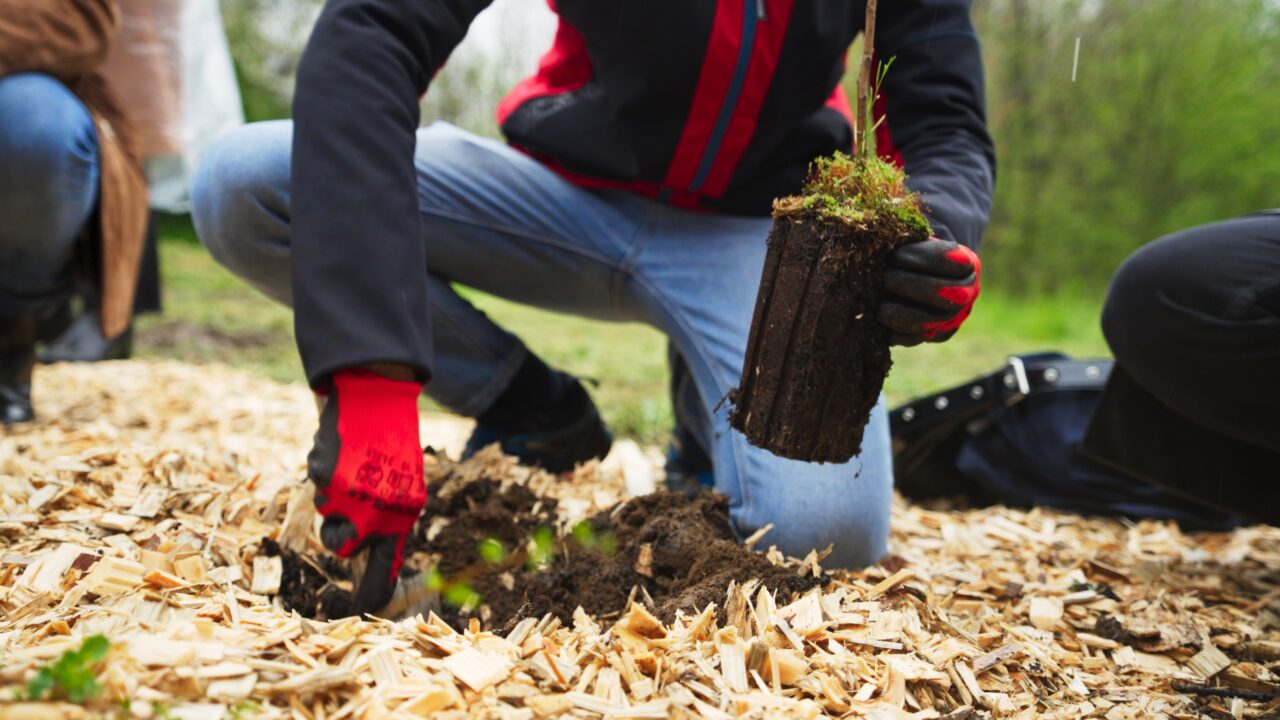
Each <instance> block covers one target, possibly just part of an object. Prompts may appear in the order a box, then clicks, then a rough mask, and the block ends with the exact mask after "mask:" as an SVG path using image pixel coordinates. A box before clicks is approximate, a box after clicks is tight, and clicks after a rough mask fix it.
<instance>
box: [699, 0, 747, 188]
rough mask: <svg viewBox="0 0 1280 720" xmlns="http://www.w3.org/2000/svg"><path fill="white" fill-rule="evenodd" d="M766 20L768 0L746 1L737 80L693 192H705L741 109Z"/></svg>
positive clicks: (709, 142) (718, 119)
mask: <svg viewBox="0 0 1280 720" xmlns="http://www.w3.org/2000/svg"><path fill="white" fill-rule="evenodd" d="M764 20H765V0H743V8H742V35H741V38H740V41H741V43H742V45H741V47H740V48H739V49H738V60H737V62H736V63H735V64H734V67H733V76H732V78H731V79H730V81H729V91H728V92H726V93H725V96H724V102H723V103H721V105H720V112H719V114H717V115H716V124H715V126H713V128H712V130H711V137H710V138H708V139H707V147H706V149H704V150H703V152H702V161H701V162H699V163H698V171H697V172H696V173H695V174H694V176H693V182H692V183H691V184H690V186H689V190H691V191H692V192H697V191H698V190H700V189H702V185H703V183H705V182H706V181H707V175H708V174H710V173H711V167H712V166H713V165H715V160H716V155H717V154H719V152H720V145H721V143H722V142H723V141H724V134H725V132H726V131H727V130H728V129H729V122H730V121H731V120H732V119H733V110H734V108H735V107H737V105H738V96H739V95H740V94H741V93H742V84H743V82H744V81H745V80H746V78H747V66H748V65H750V64H751V50H752V46H753V45H755V40H756V26H757V25H759V24H760V23H762V22H764Z"/></svg>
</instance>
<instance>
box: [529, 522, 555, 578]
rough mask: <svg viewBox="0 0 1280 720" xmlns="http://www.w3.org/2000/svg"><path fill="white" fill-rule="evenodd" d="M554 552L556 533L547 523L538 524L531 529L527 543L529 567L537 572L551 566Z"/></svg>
mask: <svg viewBox="0 0 1280 720" xmlns="http://www.w3.org/2000/svg"><path fill="white" fill-rule="evenodd" d="M555 553H556V534H555V531H554V530H552V529H551V527H550V526H548V525H540V526H539V527H538V529H537V530H534V531H533V538H532V540H531V541H530V543H529V563H528V565H529V569H530V570H532V571H534V572H537V571H539V570H545V569H546V568H548V567H551V562H552V560H554V559H555Z"/></svg>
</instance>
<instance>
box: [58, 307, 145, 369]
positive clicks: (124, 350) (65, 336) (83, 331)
mask: <svg viewBox="0 0 1280 720" xmlns="http://www.w3.org/2000/svg"><path fill="white" fill-rule="evenodd" d="M132 352H133V326H132V325H130V326H129V327H128V328H126V329H125V331H124V332H122V333H120V334H119V335H117V336H115V337H113V338H107V337H106V336H104V335H103V334H102V315H101V314H99V313H98V311H97V310H92V309H86V310H84V311H83V312H81V313H80V314H79V315H77V316H76V318H75V320H73V321H71V323H70V326H69V327H67V328H66V330H65V331H64V332H62V333H60V334H58V335H57V337H56V338H54V339H52V340H51V341H50V342H49V344H48V345H45V346H44V348H43V349H42V350H41V351H40V353H39V357H40V362H42V363H58V362H98V361H99V360H125V359H128V357H129V355H130V354H131V353H132Z"/></svg>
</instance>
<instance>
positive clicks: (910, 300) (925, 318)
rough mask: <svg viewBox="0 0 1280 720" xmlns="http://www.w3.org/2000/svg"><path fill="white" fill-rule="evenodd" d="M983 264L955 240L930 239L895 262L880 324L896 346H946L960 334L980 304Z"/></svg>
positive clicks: (904, 250)
mask: <svg viewBox="0 0 1280 720" xmlns="http://www.w3.org/2000/svg"><path fill="white" fill-rule="evenodd" d="M981 278H982V262H981V261H980V260H979V259H978V256H977V254H976V253H974V252H973V251H972V250H970V249H969V248H967V247H965V246H964V245H961V244H959V243H955V242H951V241H950V240H939V239H938V238H929V239H928V240H925V241H923V242H916V243H911V244H909V245H903V246H902V247H900V248H898V249H897V250H894V251H893V254H892V255H890V256H889V267H888V268H887V269H886V270H885V273H884V294H883V296H882V297H881V300H880V310H879V312H878V315H877V316H878V318H879V320H880V322H881V324H883V325H884V326H885V327H887V328H889V330H890V331H891V334H890V335H889V343H890V344H892V345H906V346H910V345H919V344H920V343H922V342H943V341H945V340H948V339H950V338H951V336H952V335H955V334H956V330H958V329H959V328H960V325H961V323H963V322H964V321H965V318H967V317H969V312H970V311H971V310H972V309H973V303H974V301H975V300H977V299H978V289H979V281H980V280H981Z"/></svg>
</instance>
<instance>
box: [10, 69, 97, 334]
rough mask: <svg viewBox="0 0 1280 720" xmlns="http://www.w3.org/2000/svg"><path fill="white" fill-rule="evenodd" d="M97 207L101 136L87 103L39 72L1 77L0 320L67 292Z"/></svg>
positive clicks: (40, 307) (27, 311) (33, 310)
mask: <svg viewBox="0 0 1280 720" xmlns="http://www.w3.org/2000/svg"><path fill="white" fill-rule="evenodd" d="M97 202H98V136H97V132H96V130H95V129H94V126H93V118H92V117H90V115H89V111H88V109H86V108H85V106H84V103H82V102H80V100H79V99H78V98H77V97H76V96H75V95H73V94H72V93H71V91H70V90H68V89H67V88H66V86H64V85H63V84H62V83H60V82H58V81H57V80H54V79H53V78H52V77H50V76H48V75H44V74H41V73H20V74H17V75H10V76H7V77H0V316H8V317H12V316H17V315H29V314H37V313H40V312H43V311H44V310H46V309H48V308H50V307H52V306H54V305H56V304H58V303H59V302H62V301H64V300H66V299H67V298H68V297H70V295H71V293H72V289H73V288H72V281H71V258H72V253H73V251H74V248H75V243H76V239H77V238H78V237H79V236H80V234H81V232H82V231H83V230H84V226H85V223H86V222H88V220H89V218H90V216H91V215H92V214H93V209H94V206H95V205H96V204H97Z"/></svg>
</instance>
